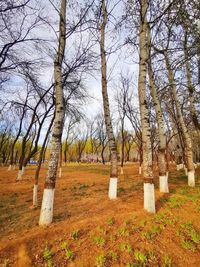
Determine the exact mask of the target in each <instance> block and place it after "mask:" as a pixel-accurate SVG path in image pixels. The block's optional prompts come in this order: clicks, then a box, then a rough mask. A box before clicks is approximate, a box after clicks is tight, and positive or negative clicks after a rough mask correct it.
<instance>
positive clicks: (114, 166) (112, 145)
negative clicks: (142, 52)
mask: <svg viewBox="0 0 200 267" xmlns="http://www.w3.org/2000/svg"><path fill="white" fill-rule="evenodd" d="M102 14H103V21H102V24H101V27H100V35H101V36H100V53H101V84H102V96H103V107H104V119H105V125H106V133H107V136H108V142H109V149H110V157H111V159H110V183H109V193H108V196H109V198H110V199H116V198H117V179H118V158H117V147H116V142H115V137H114V133H113V128H112V121H111V116H110V106H109V98H108V92H107V63H106V51H105V29H106V25H107V21H108V18H107V9H106V3H105V0H102Z"/></svg>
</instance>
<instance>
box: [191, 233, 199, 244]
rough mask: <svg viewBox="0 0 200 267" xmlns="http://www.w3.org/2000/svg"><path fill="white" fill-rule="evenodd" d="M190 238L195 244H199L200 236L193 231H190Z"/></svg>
mask: <svg viewBox="0 0 200 267" xmlns="http://www.w3.org/2000/svg"><path fill="white" fill-rule="evenodd" d="M190 237H191V240H192V241H193V242H194V243H196V244H199V243H200V234H198V233H197V232H196V231H195V230H192V231H191V232H190Z"/></svg>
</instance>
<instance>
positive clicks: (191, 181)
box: [164, 53, 195, 187]
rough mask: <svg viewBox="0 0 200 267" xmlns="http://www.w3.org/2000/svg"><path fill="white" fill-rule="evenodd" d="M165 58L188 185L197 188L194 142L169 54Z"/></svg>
mask: <svg viewBox="0 0 200 267" xmlns="http://www.w3.org/2000/svg"><path fill="white" fill-rule="evenodd" d="M164 56H165V62H166V66H167V71H168V76H169V83H170V86H171V90H172V95H173V98H174V102H175V106H176V112H177V116H178V120H179V122H180V127H181V131H182V134H183V139H184V144H185V153H186V157H187V169H188V185H189V186H192V187H194V186H195V170H194V162H193V150H192V141H191V138H190V135H189V132H188V129H187V127H186V124H185V121H184V118H183V114H182V110H181V105H180V102H179V99H178V96H177V90H176V84H175V81H174V75H173V71H172V68H171V65H170V62H169V58H168V55H167V53H164Z"/></svg>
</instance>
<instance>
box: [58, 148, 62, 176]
mask: <svg viewBox="0 0 200 267" xmlns="http://www.w3.org/2000/svg"><path fill="white" fill-rule="evenodd" d="M59 177H60V178H61V177H62V144H61V147H60V160H59Z"/></svg>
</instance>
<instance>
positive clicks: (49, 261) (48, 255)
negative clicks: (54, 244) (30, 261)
mask: <svg viewBox="0 0 200 267" xmlns="http://www.w3.org/2000/svg"><path fill="white" fill-rule="evenodd" d="M52 256H53V253H52V252H51V250H50V249H49V248H48V245H47V244H46V246H45V248H44V251H43V258H44V260H45V261H46V263H47V267H53V261H52Z"/></svg>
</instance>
